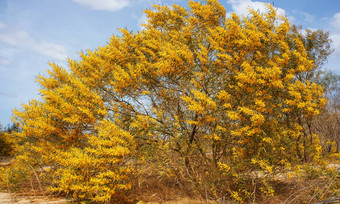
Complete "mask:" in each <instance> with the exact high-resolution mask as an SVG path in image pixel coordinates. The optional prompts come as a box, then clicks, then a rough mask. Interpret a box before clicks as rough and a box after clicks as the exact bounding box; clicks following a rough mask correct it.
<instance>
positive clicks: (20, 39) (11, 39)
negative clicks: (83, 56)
mask: <svg viewBox="0 0 340 204" xmlns="http://www.w3.org/2000/svg"><path fill="white" fill-rule="evenodd" d="M0 25H1V24H0ZM0 41H1V42H2V43H4V44H7V45H10V46H13V47H16V48H24V49H29V50H34V51H36V52H38V53H40V54H42V55H45V56H47V57H50V58H52V59H56V60H65V59H66V58H67V50H66V48H65V47H63V46H62V45H58V44H55V43H52V42H47V41H37V40H35V39H33V38H32V37H31V36H30V35H29V34H28V33H27V32H25V31H11V30H10V29H3V28H1V27H0ZM0 61H1V62H0V63H1V64H2V65H5V64H8V63H9V61H8V60H1V59H0Z"/></svg>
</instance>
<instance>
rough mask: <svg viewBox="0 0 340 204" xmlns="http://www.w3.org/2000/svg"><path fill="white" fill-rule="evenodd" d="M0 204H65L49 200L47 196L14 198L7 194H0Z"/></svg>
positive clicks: (58, 200)
mask: <svg viewBox="0 0 340 204" xmlns="http://www.w3.org/2000/svg"><path fill="white" fill-rule="evenodd" d="M0 203H1V204H7V203H8V204H26V203H38V204H45V203H46V204H66V203H68V202H67V200H66V199H57V198H50V197H47V196H15V195H12V194H9V193H0Z"/></svg>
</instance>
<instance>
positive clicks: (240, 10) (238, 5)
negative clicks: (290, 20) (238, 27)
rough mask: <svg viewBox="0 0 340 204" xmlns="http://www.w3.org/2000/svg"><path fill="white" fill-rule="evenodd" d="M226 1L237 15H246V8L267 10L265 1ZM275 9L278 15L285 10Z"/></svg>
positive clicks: (284, 13) (284, 12)
mask: <svg viewBox="0 0 340 204" xmlns="http://www.w3.org/2000/svg"><path fill="white" fill-rule="evenodd" d="M227 2H228V3H229V4H230V5H231V8H232V9H233V11H234V12H235V13H237V14H238V15H244V16H246V15H248V13H249V11H248V9H254V10H255V11H257V10H259V11H260V12H265V11H266V10H267V9H266V3H265V2H260V1H252V0H228V1H227ZM276 11H277V13H278V14H280V15H281V14H282V15H286V11H285V10H283V9H281V8H276Z"/></svg>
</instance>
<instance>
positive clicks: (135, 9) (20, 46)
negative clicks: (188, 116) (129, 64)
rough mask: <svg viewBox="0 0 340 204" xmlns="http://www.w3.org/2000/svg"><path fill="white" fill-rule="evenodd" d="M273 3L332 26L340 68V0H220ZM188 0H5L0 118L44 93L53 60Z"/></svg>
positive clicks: (237, 5) (239, 7) (241, 6)
mask: <svg viewBox="0 0 340 204" xmlns="http://www.w3.org/2000/svg"><path fill="white" fill-rule="evenodd" d="M265 2H270V3H273V4H274V6H275V7H276V8H277V10H278V11H279V12H281V13H283V14H284V15H286V16H287V17H288V18H289V19H290V22H291V23H293V24H297V25H302V26H303V28H309V29H323V30H325V31H329V32H330V36H331V38H332V40H333V41H334V42H333V48H334V49H335V51H334V53H333V54H332V55H331V56H330V58H329V60H328V63H327V64H326V65H325V67H326V68H327V69H331V70H334V71H335V72H336V73H338V74H340V0H324V1H321V0H298V1H297V0H270V1H262V0H257V1H255V0H220V3H221V4H223V5H224V6H225V8H226V10H227V12H228V13H229V12H236V13H238V14H246V13H247V8H255V9H259V10H264V5H265ZM173 3H175V4H181V5H187V2H186V1H185V0H182V1H181V0H29V1H28V0H0V123H1V124H3V125H7V124H9V123H10V118H11V113H12V109H13V108H19V109H20V107H21V105H22V104H24V103H27V102H28V101H29V100H31V99H39V95H38V89H39V86H38V84H37V83H36V82H35V77H36V76H37V75H38V74H44V73H45V70H46V69H48V68H49V67H48V62H55V63H57V64H59V65H63V66H66V58H67V57H69V58H71V59H77V58H78V53H79V52H80V51H84V50H87V49H95V48H96V47H98V46H102V45H104V44H105V43H106V42H107V41H108V40H109V38H110V36H111V35H112V34H114V35H118V34H119V32H118V31H117V29H118V28H127V29H128V30H132V31H138V30H140V29H141V27H140V23H142V22H144V21H145V19H146V18H145V15H144V14H143V10H144V9H145V8H151V5H152V4H169V5H170V4H173Z"/></svg>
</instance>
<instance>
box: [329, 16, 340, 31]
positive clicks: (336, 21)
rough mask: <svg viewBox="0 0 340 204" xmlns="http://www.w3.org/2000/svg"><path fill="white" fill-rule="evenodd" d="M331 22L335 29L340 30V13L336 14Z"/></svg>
mask: <svg viewBox="0 0 340 204" xmlns="http://www.w3.org/2000/svg"><path fill="white" fill-rule="evenodd" d="M331 23H332V25H333V26H334V28H335V29H337V30H339V31H340V13H336V14H334V16H333V18H332V22H331Z"/></svg>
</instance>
